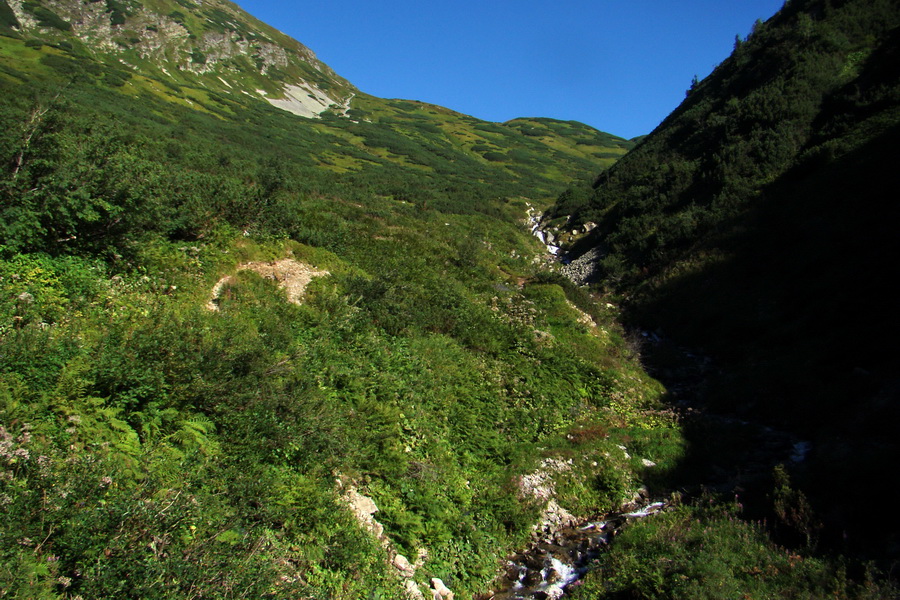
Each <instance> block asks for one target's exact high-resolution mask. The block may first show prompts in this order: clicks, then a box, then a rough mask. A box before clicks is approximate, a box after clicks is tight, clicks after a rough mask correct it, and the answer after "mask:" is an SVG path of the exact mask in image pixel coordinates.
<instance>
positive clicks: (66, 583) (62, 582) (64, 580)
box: [56, 576, 72, 588]
mask: <svg viewBox="0 0 900 600" xmlns="http://www.w3.org/2000/svg"><path fill="white" fill-rule="evenodd" d="M56 582H57V583H59V584H60V585H61V586H63V587H64V588H67V587H69V586H70V585H72V579H71V578H69V577H62V576H61V577H57V578H56Z"/></svg>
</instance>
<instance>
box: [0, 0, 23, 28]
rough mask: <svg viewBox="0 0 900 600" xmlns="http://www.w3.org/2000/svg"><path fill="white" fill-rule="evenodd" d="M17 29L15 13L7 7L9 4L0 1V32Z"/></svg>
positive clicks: (4, 0) (17, 22)
mask: <svg viewBox="0 0 900 600" xmlns="http://www.w3.org/2000/svg"><path fill="white" fill-rule="evenodd" d="M18 28H19V20H18V19H17V18H16V13H14V12H13V9H12V8H10V7H9V3H8V2H7V1H6V0H0V31H3V29H18Z"/></svg>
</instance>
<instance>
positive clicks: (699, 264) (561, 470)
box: [0, 0, 900, 600]
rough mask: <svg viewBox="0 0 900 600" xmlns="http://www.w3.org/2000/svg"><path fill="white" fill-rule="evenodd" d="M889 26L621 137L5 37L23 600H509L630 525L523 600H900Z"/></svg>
mask: <svg viewBox="0 0 900 600" xmlns="http://www.w3.org/2000/svg"><path fill="white" fill-rule="evenodd" d="M898 13H900V11H898V9H897V8H896V7H895V6H894V4H893V3H892V2H889V1H888V0H842V1H840V2H838V1H835V0H791V1H790V2H786V3H785V7H784V8H783V9H782V10H781V11H780V12H779V13H778V14H776V15H775V16H774V17H772V19H770V20H769V21H767V22H766V23H761V22H760V23H758V24H757V26H756V27H755V28H754V32H753V34H752V35H751V36H750V37H749V38H748V39H747V40H741V42H740V43H739V44H736V48H735V52H734V54H733V55H732V56H731V57H730V58H728V59H727V60H725V61H724V62H723V63H722V64H721V65H720V66H719V67H718V68H717V69H716V70H715V71H714V72H713V73H712V74H711V75H710V76H709V77H707V78H706V79H704V80H703V81H699V82H696V84H695V85H694V86H692V89H691V90H689V92H688V94H687V97H686V99H685V102H684V103H683V104H682V105H681V106H679V107H677V108H675V110H674V112H673V113H672V115H671V116H670V117H669V118H668V119H666V121H664V122H663V123H662V124H661V125H660V126H659V127H658V128H657V129H656V130H655V131H654V132H652V133H650V134H649V135H648V136H642V137H641V138H636V139H634V140H627V139H623V138H621V137H618V136H616V135H613V134H609V133H605V132H601V131H598V130H596V129H594V128H592V127H590V126H588V125H584V124H582V123H579V122H575V121H560V120H555V119H549V118H541V117H527V118H526V117H523V118H518V119H513V120H510V121H507V122H505V123H493V122H487V121H482V120H479V119H476V118H474V117H470V116H467V115H463V114H460V113H458V112H455V111H453V110H451V109H448V108H444V107H440V106H436V105H432V104H428V103H424V102H419V101H414V100H400V99H385V98H377V97H374V96H371V95H369V94H366V93H364V92H362V91H361V90H359V89H357V88H356V87H355V86H354V85H353V84H352V83H351V82H349V81H347V80H345V79H344V78H342V77H341V76H340V75H338V74H337V73H335V72H334V71H333V70H332V69H331V68H330V67H328V66H327V65H325V64H324V63H323V62H321V61H320V60H319V59H318V58H316V56H315V54H314V53H313V52H312V51H311V50H310V49H308V48H306V47H305V46H303V45H302V44H301V43H299V42H297V41H295V40H293V39H291V38H290V37H288V36H286V35H285V34H283V33H281V32H279V31H277V30H276V29H274V28H272V27H270V26H268V25H266V24H264V23H262V22H261V21H259V20H257V19H255V18H254V17H252V16H250V15H249V14H247V13H246V12H244V11H243V10H242V9H240V7H238V6H237V5H235V4H233V3H231V2H227V1H225V0H202V1H200V0H93V1H82V0H0V94H2V98H3V102H2V103H0V124H2V125H0V156H2V168H0V232H2V234H0V507H2V510H0V597H4V598H5V597H9V598H34V599H63V598H66V599H73V600H74V599H76V598H82V599H86V598H136V599H137V598H139V599H163V598H345V599H357V598H371V599H378V598H381V599H388V598H390V599H394V598H411V599H413V600H416V599H419V598H426V597H428V598H432V597H433V598H435V599H439V598H453V597H455V598H461V599H464V598H479V599H487V598H491V597H493V596H494V595H495V593H499V592H500V588H501V587H502V586H503V584H502V576H503V573H504V572H506V571H509V572H512V571H513V570H515V569H513V568H512V567H508V563H507V559H508V558H509V557H511V556H514V555H517V554H519V553H522V552H523V551H525V550H526V549H528V548H531V547H535V546H540V547H541V548H547V547H550V546H554V547H555V546H559V545H560V544H559V543H558V540H560V539H562V538H561V537H559V536H561V535H562V534H561V533H560V532H562V531H564V530H568V529H569V528H572V527H576V528H578V527H581V528H590V527H597V524H596V521H597V520H598V519H599V518H600V516H601V515H612V516H610V517H609V519H610V520H611V521H615V523H616V525H615V527H613V526H612V525H610V529H609V533H608V535H607V539H605V540H604V542H603V543H604V544H606V542H607V541H608V542H609V545H608V549H606V550H605V551H604V552H602V553H600V554H598V555H597V556H594V555H593V554H592V555H591V558H590V560H589V561H587V563H588V566H590V567H592V568H589V569H586V574H584V575H585V576H584V579H583V580H582V579H580V580H579V581H578V582H577V583H574V579H573V580H572V581H571V582H572V585H571V586H570V587H568V588H566V589H565V592H563V590H562V587H563V586H562V585H557V584H558V581H556V580H555V579H554V578H558V577H559V575H558V573H557V572H554V571H552V570H550V571H547V573H544V574H543V577H544V578H545V579H544V582H545V585H544V586H543V587H542V588H541V589H540V590H539V591H536V592H534V594H533V595H530V596H528V597H533V598H539V597H559V596H560V595H561V594H563V593H564V594H565V597H566V598H569V597H571V598H734V597H746V598H771V597H785V598H822V597H834V598H848V599H849V598H854V599H856V598H859V599H875V598H885V597H896V595H897V593H898V592H897V589H898V588H897V587H896V582H895V581H894V579H895V577H896V575H895V573H894V572H893V571H892V569H893V568H894V567H895V566H896V564H897V563H896V561H897V558H898V545H897V544H898V540H897V530H896V528H895V527H892V526H882V525H878V524H875V523H873V519H872V518H871V517H870V516H868V515H866V514H863V513H864V511H862V510H861V508H862V507H863V506H865V504H866V502H867V501H868V502H871V500H872V499H873V498H878V499H889V498H890V496H889V492H890V488H891V486H892V480H891V477H890V472H891V465H892V464H893V458H894V457H896V455H897V448H898V447H897V444H896V442H895V441H893V437H894V436H893V431H894V429H895V425H896V423H897V416H898V415H897V407H898V402H897V397H896V390H897V385H896V381H897V372H898V371H897V367H898V364H897V353H896V352H894V351H892V350H891V349H890V348H889V346H890V344H889V343H888V341H889V340H890V339H892V338H893V333H894V332H895V330H896V324H897V319H896V316H895V315H894V314H893V310H892V305H891V303H890V302H889V301H888V298H890V295H889V293H888V292H887V286H888V285H889V281H890V277H889V276H886V274H885V271H888V273H889V272H890V269H891V268H892V267H893V264H892V260H891V259H892V258H893V257H895V256H897V254H898V248H897V242H896V239H897V237H896V236H895V235H894V234H893V233H892V232H891V230H890V229H891V226H892V224H893V222H894V219H892V217H893V216H894V215H893V211H894V209H893V206H894V204H895V203H894V202H891V200H890V198H891V197H892V196H890V195H889V193H890V192H889V190H891V189H892V187H893V186H892V185H891V184H892V183H893V179H895V177H894V175H893V172H894V169H893V164H894V162H895V157H896V147H897V146H896V142H897V141H898V140H897V136H898V133H900V95H898V94H900V87H898V85H900V84H898V82H900V74H898V71H897V69H898V65H900V60H898V56H897V48H898V44H897V41H898V39H900V37H898V32H900V14H898ZM534 227H537V232H538V233H540V234H541V236H542V237H541V239H537V238H536V237H535V235H533V231H532V229H533V228H534ZM548 244H550V245H551V246H552V249H553V251H555V252H557V253H558V256H554V255H552V254H550V253H549V252H548V247H547V246H548ZM570 265H575V267H573V268H567V267H569V266H570ZM798 444H799V445H798ZM797 456H799V458H796V457H797ZM651 503H656V504H651ZM646 506H654V507H655V508H653V509H652V511H651V512H653V513H654V514H653V515H652V516H646V518H644V517H645V515H643V514H640V515H639V516H638V517H635V516H634V515H635V514H638V513H641V512H642V510H643V509H642V507H644V508H646ZM661 507H665V508H664V510H659V511H658V512H657V509H659V508H661ZM648 510H649V509H648ZM629 514H630V515H631V516H629ZM626 522H627V523H628V525H627V526H622V525H621V524H622V523H626ZM592 523H593V525H592ZM613 540H614V541H613ZM577 543H582V542H581V541H579V542H577ZM592 543H593V542H592ZM553 551H554V552H557V554H553V553H552V552H550V553H546V558H545V559H546V561H547V564H550V562H552V560H551V559H553V560H557V561H558V558H557V555H561V554H560V553H559V551H558V550H557V549H554V550H553ZM526 554H527V553H526ZM551 554H552V556H551ZM527 560H532V562H534V559H527ZM556 568H557V569H558V570H559V571H562V570H564V569H563V567H562V566H557V567H556ZM565 568H568V567H565ZM535 572H538V573H539V572H540V569H537V570H536V571H535V570H534V569H533V570H532V571H531V573H532V574H531V575H528V577H530V578H533V577H536V576H535V575H534V573H535ZM554 573H556V574H554ZM582 574H583V573H582ZM513 575H515V577H519V576H520V575H519V572H518V571H516V573H513ZM538 583H540V579H539V580H538ZM567 583H569V581H568V580H567ZM539 587H540V586H539ZM503 593H507V594H508V593H510V591H509V590H506V591H505V592H503ZM523 593H524V592H523ZM540 594H543V596H541V595H540ZM548 594H553V595H548ZM498 597H501V596H498ZM503 597H507V596H503Z"/></svg>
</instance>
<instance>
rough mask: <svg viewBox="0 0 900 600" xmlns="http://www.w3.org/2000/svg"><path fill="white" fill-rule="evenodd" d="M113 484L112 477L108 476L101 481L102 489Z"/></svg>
mask: <svg viewBox="0 0 900 600" xmlns="http://www.w3.org/2000/svg"><path fill="white" fill-rule="evenodd" d="M111 484H112V477H110V476H109V475H106V476H104V477H102V478H101V479H100V487H107V486H109V485H111Z"/></svg>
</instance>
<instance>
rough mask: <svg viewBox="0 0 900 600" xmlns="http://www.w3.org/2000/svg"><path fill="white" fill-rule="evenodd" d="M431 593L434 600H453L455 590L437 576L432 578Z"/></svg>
mask: <svg viewBox="0 0 900 600" xmlns="http://www.w3.org/2000/svg"><path fill="white" fill-rule="evenodd" d="M431 593H432V596H433V597H434V600H453V592H451V591H450V590H449V589H448V588H447V586H446V585H444V582H443V581H441V580H440V579H438V578H437V577H432V578H431Z"/></svg>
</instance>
